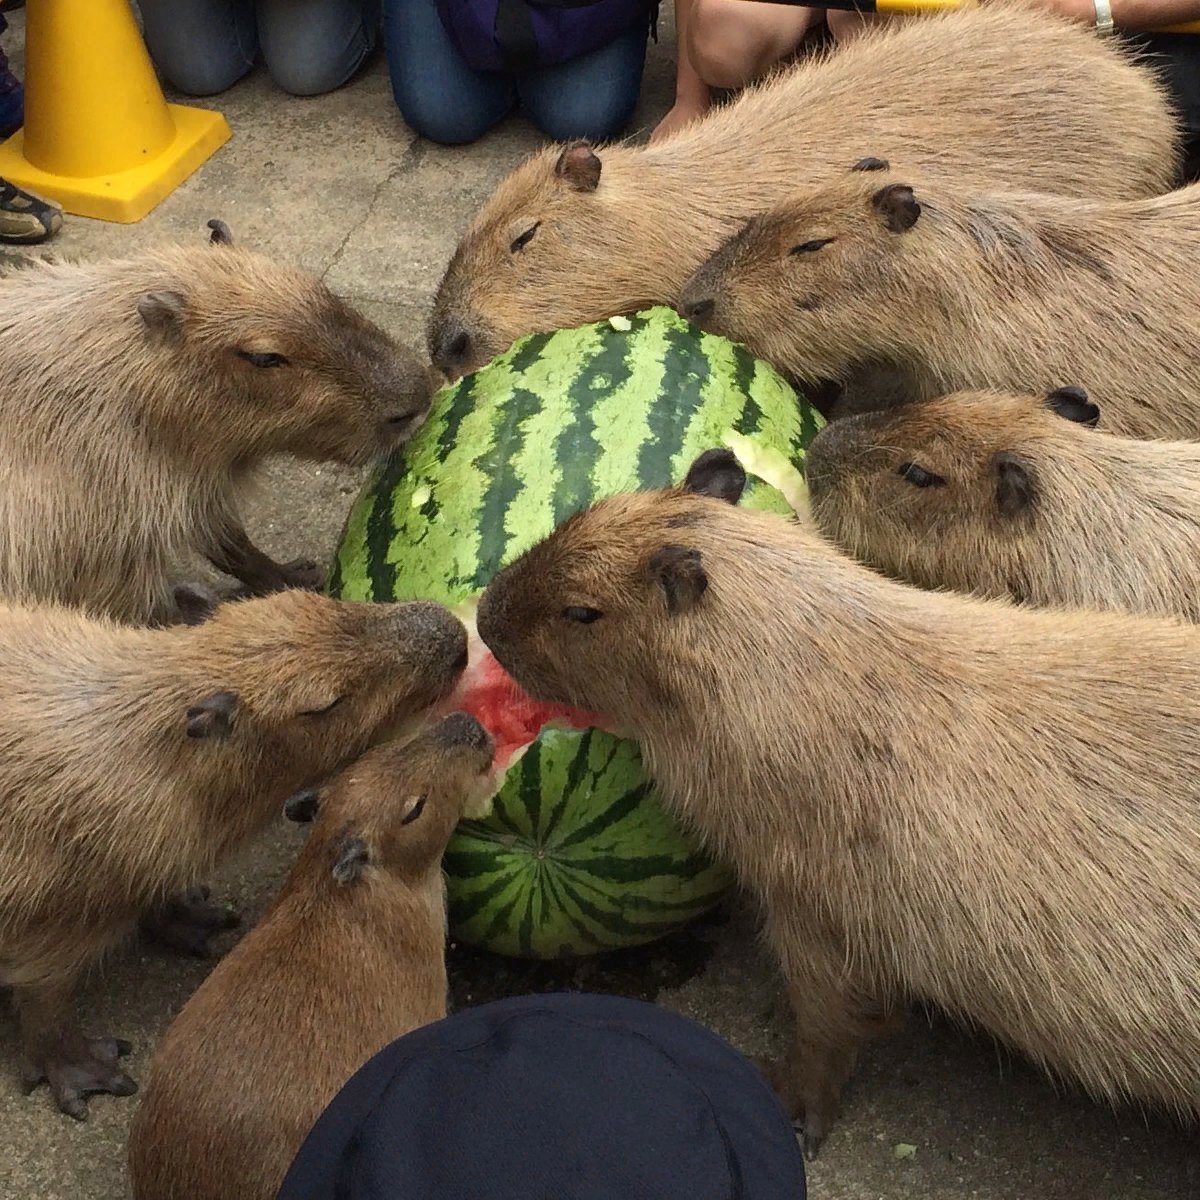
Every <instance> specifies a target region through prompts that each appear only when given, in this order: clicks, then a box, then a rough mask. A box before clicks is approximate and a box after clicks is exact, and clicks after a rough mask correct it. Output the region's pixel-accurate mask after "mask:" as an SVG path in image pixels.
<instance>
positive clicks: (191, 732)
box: [185, 692, 238, 738]
mask: <svg viewBox="0 0 1200 1200" xmlns="http://www.w3.org/2000/svg"><path fill="white" fill-rule="evenodd" d="M237 710H238V698H237V693H236V692H213V694H212V695H211V696H205V697H204V699H203V700H201V701H200V703H199V704H193V705H192V706H191V708H189V709H188V710H187V712H186V714H185V716H186V717H187V735H188V737H193V738H206V737H228V736H229V733H230V731H231V730H232V729H233V722H234V720H235V719H236V717H237Z"/></svg>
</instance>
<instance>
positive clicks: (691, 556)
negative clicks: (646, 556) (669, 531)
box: [649, 546, 708, 617]
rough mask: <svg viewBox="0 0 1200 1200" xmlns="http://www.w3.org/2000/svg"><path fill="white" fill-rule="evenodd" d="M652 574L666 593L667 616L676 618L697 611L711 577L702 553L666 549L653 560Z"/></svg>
mask: <svg viewBox="0 0 1200 1200" xmlns="http://www.w3.org/2000/svg"><path fill="white" fill-rule="evenodd" d="M649 565H650V574H651V576H652V578H653V579H654V581H655V583H657V584H658V586H659V587H661V588H662V590H663V595H664V597H665V598H666V602H667V612H668V613H670V614H671V616H673V617H677V616H678V615H679V614H680V613H684V612H687V611H688V609H690V608H694V607H695V606H696V605H697V604H698V603H699V601H700V597H701V596H703V595H704V593H705V590H706V589H707V588H708V576H707V575H706V574H705V572H704V566H703V564H702V563H701V561H700V551H699V550H689V549H687V548H686V547H684V546H663V547H662V549H661V550H656V551H655V552H654V553H653V554H652V555H651V556H650V564H649Z"/></svg>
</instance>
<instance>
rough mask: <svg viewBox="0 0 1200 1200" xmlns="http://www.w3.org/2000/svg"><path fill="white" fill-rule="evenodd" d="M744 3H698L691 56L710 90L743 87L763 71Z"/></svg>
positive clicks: (712, 0) (691, 33)
mask: <svg viewBox="0 0 1200 1200" xmlns="http://www.w3.org/2000/svg"><path fill="white" fill-rule="evenodd" d="M746 7H747V6H746V3H745V0H696V4H695V7H694V8H693V10H692V17H691V24H690V29H689V34H688V47H687V50H688V57H689V58H690V59H691V62H692V66H693V67H695V68H696V71H697V73H698V74H699V76H700V78H701V79H703V80H704V82H705V83H707V84H708V85H709V87H716V88H740V87H744V86H745V85H746V84H747V83H750V82H751V81H752V80H753V79H754V78H755V77H756V76H757V75H758V74H759V72H760V71H761V69H762V67H761V65H760V64H761V60H762V54H761V53H760V52H759V47H758V45H757V44H756V43H757V42H758V41H759V39H758V38H756V37H755V36H754V31H753V29H751V28H748V27H747V24H746V20H745V15H746Z"/></svg>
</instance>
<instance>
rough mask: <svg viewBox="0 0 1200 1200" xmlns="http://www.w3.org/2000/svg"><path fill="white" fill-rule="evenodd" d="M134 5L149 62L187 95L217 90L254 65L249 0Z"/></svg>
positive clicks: (157, 0) (142, 0)
mask: <svg viewBox="0 0 1200 1200" xmlns="http://www.w3.org/2000/svg"><path fill="white" fill-rule="evenodd" d="M138 8H139V9H141V13H142V30H143V34H144V36H145V40H146V48H147V49H148V50H149V51H150V57H151V58H152V59H153V60H154V64H155V66H157V67H158V69H159V71H160V72H161V74H162V75H163V77H164V78H165V79H166V80H167V82H168V83H170V84H171V85H172V87H176V88H178V89H179V90H180V91H181V92H186V93H187V94H188V95H189V96H213V95H216V94H217V93H218V92H223V91H225V89H226V88H229V87H232V86H233V85H234V84H235V83H237V81H238V80H239V79H241V78H242V76H243V75H245V74H246V72H247V71H249V70H250V68H251V67H252V66H253V65H254V60H255V58H256V57H257V55H258V34H257V32H256V30H255V22H254V0H139V4H138Z"/></svg>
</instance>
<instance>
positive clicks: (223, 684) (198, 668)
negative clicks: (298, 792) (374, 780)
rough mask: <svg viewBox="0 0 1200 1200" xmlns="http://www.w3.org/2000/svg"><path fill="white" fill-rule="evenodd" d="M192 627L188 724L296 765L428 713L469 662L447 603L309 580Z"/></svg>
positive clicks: (251, 752) (319, 762)
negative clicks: (358, 597) (340, 591)
mask: <svg viewBox="0 0 1200 1200" xmlns="http://www.w3.org/2000/svg"><path fill="white" fill-rule="evenodd" d="M180 636H184V635H183V633H182V631H181V635H180ZM186 637H187V638H188V639H190V640H189V641H188V643H187V646H188V649H187V664H188V668H189V669H188V671H187V684H186V686H187V687H189V688H191V689H192V692H193V693H194V694H188V695H187V696H186V697H185V699H184V702H183V703H182V704H181V706H180V711H179V716H178V719H179V731H180V733H182V734H185V735H186V736H187V737H188V738H191V739H198V740H200V741H201V742H207V743H210V744H212V746H213V749H212V750H211V751H209V752H210V753H222V752H223V751H224V750H225V749H226V748H227V749H228V750H229V752H230V753H231V755H232V756H234V757H239V756H242V755H246V756H250V757H251V758H252V759H253V760H254V761H255V762H257V763H258V764H260V766H261V767H262V769H264V770H266V769H268V768H267V767H266V765H265V764H266V763H268V762H270V761H271V760H278V759H284V760H285V761H286V762H287V763H288V764H289V771H290V772H293V773H294V771H295V767H296V766H298V765H301V764H305V765H306V766H307V767H311V768H312V769H313V770H316V771H321V770H324V769H327V768H328V767H329V766H330V765H335V764H337V763H339V762H343V761H345V760H346V758H347V757H349V756H351V755H353V754H356V753H358V752H359V751H361V750H362V749H363V748H364V747H366V746H367V745H369V744H370V743H371V742H372V741H374V740H376V739H377V738H378V737H379V736H380V735H381V734H383V733H386V732H390V731H391V730H393V729H395V728H398V727H400V726H401V725H403V724H404V722H406V721H408V720H410V719H414V718H417V717H419V716H421V715H422V714H423V713H424V712H425V711H426V710H427V709H428V708H430V707H431V706H432V705H434V704H436V703H437V702H438V701H440V700H442V699H443V698H444V697H445V696H447V695H448V694H449V693H450V692H451V691H452V690H453V688H454V685H455V683H456V682H457V681H458V678H459V676H460V675H461V674H462V671H463V669H464V667H465V666H466V661H467V635H466V630H465V629H464V628H463V626H462V624H461V623H460V622H459V621H458V620H457V619H456V618H455V617H454V616H452V615H451V613H450V612H449V611H448V610H447V609H444V608H442V607H441V606H440V605H437V604H429V603H413V604H355V603H351V602H348V601H341V600H331V599H329V598H328V597H325V596H320V595H317V594H315V593H312V592H302V591H298V590H297V591H286V592H280V593H278V594H276V595H274V596H269V597H265V598H263V599H258V600H245V601H241V602H238V603H231V604H224V605H221V606H220V607H218V608H217V609H216V610H215V612H214V614H213V616H212V617H211V619H210V620H208V621H207V622H205V623H204V624H203V625H199V626H197V627H195V628H193V629H190V630H187V631H186ZM196 679H202V680H205V681H206V683H205V685H204V686H202V687H196V685H195V683H194V682H193V681H194V680H196ZM305 773H306V770H301V771H300V772H299V774H301V775H302V776H303V775H304V774H305Z"/></svg>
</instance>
